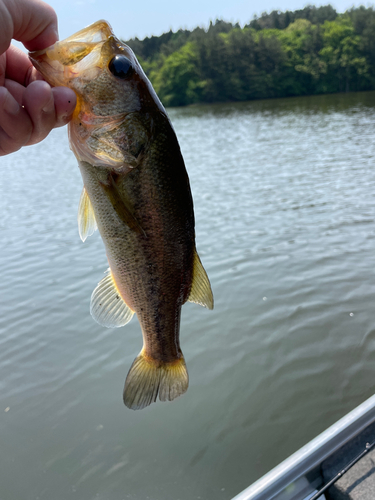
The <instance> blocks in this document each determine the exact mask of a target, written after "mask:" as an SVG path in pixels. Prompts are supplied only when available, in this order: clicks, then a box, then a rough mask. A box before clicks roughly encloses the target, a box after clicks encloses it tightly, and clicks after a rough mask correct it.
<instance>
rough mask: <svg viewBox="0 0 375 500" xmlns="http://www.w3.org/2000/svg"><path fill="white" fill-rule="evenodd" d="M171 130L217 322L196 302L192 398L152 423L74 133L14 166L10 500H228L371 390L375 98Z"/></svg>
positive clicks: (236, 107)
mask: <svg viewBox="0 0 375 500" xmlns="http://www.w3.org/2000/svg"><path fill="white" fill-rule="evenodd" d="M170 116H171V119H172V121H173V124H174V126H175V129H176V132H177V135H178V137H179V140H180V144H181V148H182V151H183V154H184V157H185V161H186V165H187V169H188V172H189V175H190V180H191V186H192V191H193V196H194V200H195V214H196V223H197V248H198V251H199V253H200V255H201V258H202V261H203V263H204V265H205V268H206V269H207V272H208V274H209V276H210V279H211V283H212V287H213V290H214V295H215V309H214V311H208V310H205V309H203V308H200V307H198V306H196V305H194V304H187V305H185V306H184V308H183V315H182V325H181V337H182V342H181V343H182V349H183V352H184V354H185V359H186V362H187V365H188V369H189V373H190V388H189V391H188V392H187V393H186V395H184V396H183V397H182V398H180V399H178V400H176V401H175V402H173V403H169V404H168V403H164V404H163V403H160V402H159V403H157V404H154V405H152V406H151V407H149V408H147V409H145V410H142V411H138V412H134V411H131V410H128V409H127V408H126V407H124V406H123V403H122V389H123V384H124V380H125V377H126V374H127V371H128V369H129V367H130V365H131V363H132V361H133V359H134V357H135V356H136V355H137V354H138V352H139V350H140V348H141V332H140V328H139V325H138V322H137V320H136V318H134V319H133V320H132V322H131V323H130V324H129V325H127V326H126V327H124V328H119V329H116V330H110V329H105V328H102V327H101V326H99V325H98V324H97V323H95V321H94V320H93V319H92V318H91V316H90V313H89V302H90V295H91V292H92V290H93V289H94V287H95V286H96V284H97V283H98V281H100V279H101V278H102V277H103V272H104V271H105V270H106V268H107V263H106V257H105V252H104V248H103V244H102V242H101V240H100V237H99V235H98V234H95V235H93V236H91V237H90V238H89V239H88V240H87V241H86V242H85V243H82V242H81V241H80V239H79V236H78V231H77V222H76V213H77V207H78V200H79V196H80V191H81V188H82V181H81V178H80V174H79V170H78V168H77V165H76V160H75V158H74V157H73V154H72V153H71V152H70V151H69V149H68V145H67V138H66V131H65V130H56V131H54V132H53V133H52V134H51V136H50V137H49V138H48V140H46V141H45V142H43V144H40V145H37V146H34V147H31V148H25V149H24V150H22V151H20V152H18V153H16V154H14V155H11V156H8V157H5V158H2V159H1V162H0V163H1V168H0V213H1V217H0V266H1V267H0V270H1V280H0V304H1V306H0V307H1V315H0V450H1V455H0V485H1V493H0V497H1V500H19V499H22V500H36V499H40V500H42V499H45V500H51V499H53V500H70V499H75V498H76V499H80V500H97V499H99V500H123V499H134V500H145V499H153V500H178V499H180V500H192V499H201V500H226V499H230V498H231V497H232V496H234V495H235V494H236V493H238V492H239V491H241V490H242V489H243V488H245V487H246V486H248V485H249V484H250V483H252V482H253V481H255V480H256V479H257V478H259V477H260V476H261V475H262V474H264V473H266V472H267V471H268V470H269V469H271V468H272V467H273V466H275V465H276V464H277V463H279V462H280V461H281V460H282V459H284V458H286V457H287V456H288V455H289V454H291V453H292V452H294V451H295V450H297V449H298V448H299V447H300V446H302V445H303V444H305V443H306V442H307V441H309V440H310V439H312V438H313V437H314V436H315V435H316V434H317V433H319V432H321V431H323V430H324V429H326V428H327V427H328V426H329V425H331V424H332V423H333V422H334V421H336V420H337V419H338V418H340V417H341V416H343V415H344V414H345V413H346V412H348V411H349V410H351V409H352V408H354V407H355V406H356V405H358V404H359V403H361V402H362V401H364V400H365V399H366V398H367V397H369V396H370V395H371V394H372V393H373V391H374V380H375V363H374V361H375V176H374V167H375V94H374V93H363V94H349V95H334V96H323V97H311V98H296V99H282V100H273V101H259V102H251V103H241V104H227V105H220V106H212V107H210V106H204V107H203V106H202V107H191V108H185V109H173V110H170Z"/></svg>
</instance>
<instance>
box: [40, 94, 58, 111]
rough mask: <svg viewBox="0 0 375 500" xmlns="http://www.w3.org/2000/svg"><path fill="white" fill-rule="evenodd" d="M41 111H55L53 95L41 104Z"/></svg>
mask: <svg viewBox="0 0 375 500" xmlns="http://www.w3.org/2000/svg"><path fill="white" fill-rule="evenodd" d="M42 111H44V112H45V113H52V112H53V111H55V100H54V98H53V96H51V98H50V100H49V101H48V102H47V104H45V105H44V106H43V108H42Z"/></svg>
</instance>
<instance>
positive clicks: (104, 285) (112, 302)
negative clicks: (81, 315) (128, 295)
mask: <svg viewBox="0 0 375 500" xmlns="http://www.w3.org/2000/svg"><path fill="white" fill-rule="evenodd" d="M90 312H91V315H92V317H93V318H94V319H95V321H97V322H98V323H99V324H100V325H102V326H106V327H107V328H116V327H119V326H124V325H126V323H129V321H130V320H131V319H132V317H133V314H134V311H132V310H131V309H130V307H129V306H128V305H127V304H126V303H125V301H124V300H123V299H122V297H121V295H120V293H119V291H118V289H117V286H116V283H115V281H114V279H113V276H112V273H111V271H109V273H108V274H107V276H105V277H104V278H103V279H102V280H101V282H100V283H99V285H98V286H97V287H96V288H95V290H94V291H93V293H92V296H91V305H90Z"/></svg>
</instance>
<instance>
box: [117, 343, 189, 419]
mask: <svg viewBox="0 0 375 500" xmlns="http://www.w3.org/2000/svg"><path fill="white" fill-rule="evenodd" d="M188 385H189V375H188V372H187V369H186V365H185V360H184V358H183V357H181V358H178V359H176V360H175V361H172V362H170V363H162V362H160V361H157V360H154V359H151V358H149V357H147V356H146V355H145V354H144V352H143V350H142V351H141V352H140V354H139V355H138V357H137V358H136V359H135V360H134V362H133V364H132V366H131V368H130V370H129V373H128V375H127V377H126V381H125V387H124V403H125V405H126V406H127V407H128V408H131V409H132V410H141V409H142V408H145V407H146V406H148V405H150V404H151V403H154V402H155V401H156V398H157V396H158V394H159V399H160V401H173V399H175V398H177V397H178V396H181V394H184V392H186V391H187V388H188Z"/></svg>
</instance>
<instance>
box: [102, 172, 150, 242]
mask: <svg viewBox="0 0 375 500" xmlns="http://www.w3.org/2000/svg"><path fill="white" fill-rule="evenodd" d="M101 186H102V188H103V190H104V192H105V193H106V195H107V197H108V199H109V201H110V202H111V205H112V206H113V208H114V210H115V212H116V213H117V215H118V216H119V218H120V219H121V220H122V221H123V222H124V223H125V224H126V225H127V226H129V227H130V229H133V230H134V231H137V232H138V233H141V234H143V236H146V233H145V232H144V230H143V229H142V227H141V225H140V224H139V222H138V221H137V219H136V218H135V217H134V215H133V213H132V209H131V207H130V205H129V203H128V201H127V200H126V199H124V197H123V196H121V195H120V193H119V192H118V189H117V186H116V182H115V180H114V178H113V176H112V175H109V179H108V183H101Z"/></svg>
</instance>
